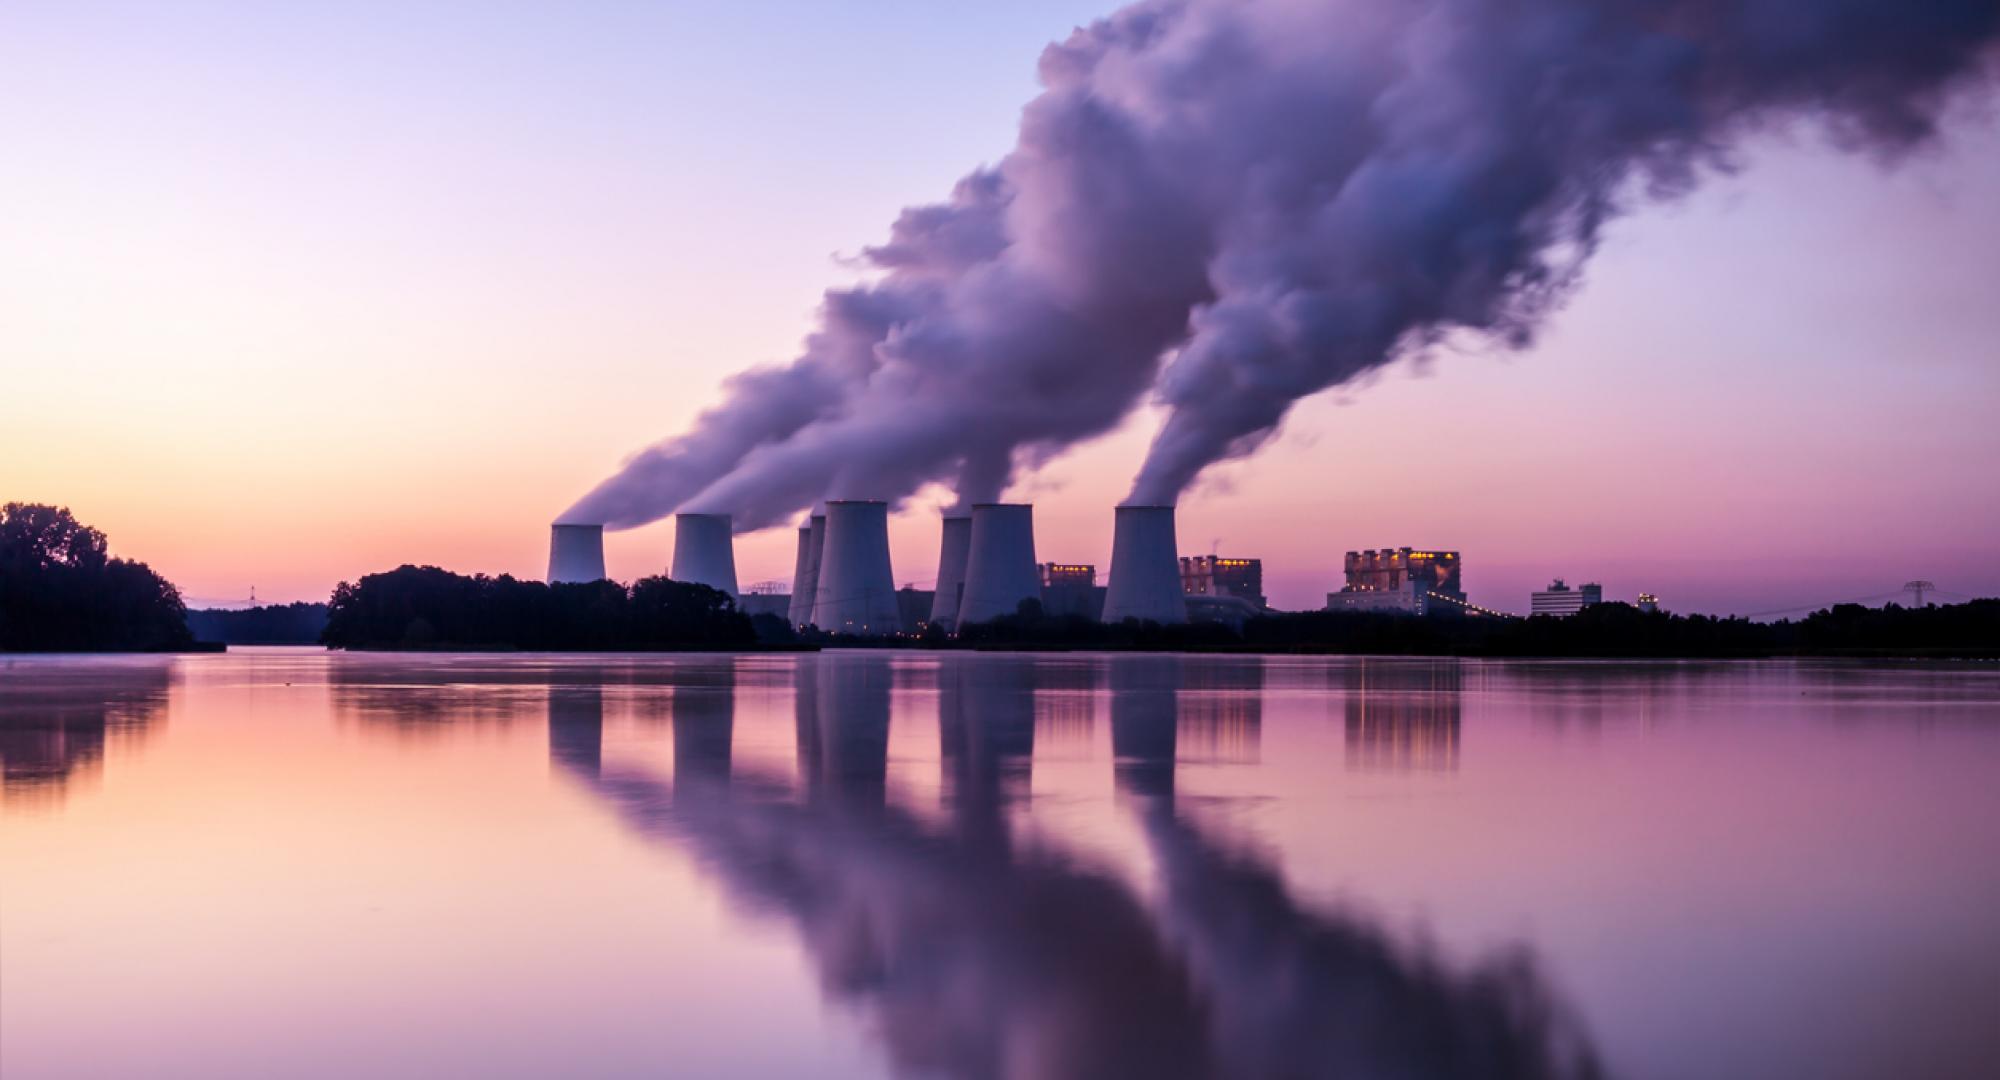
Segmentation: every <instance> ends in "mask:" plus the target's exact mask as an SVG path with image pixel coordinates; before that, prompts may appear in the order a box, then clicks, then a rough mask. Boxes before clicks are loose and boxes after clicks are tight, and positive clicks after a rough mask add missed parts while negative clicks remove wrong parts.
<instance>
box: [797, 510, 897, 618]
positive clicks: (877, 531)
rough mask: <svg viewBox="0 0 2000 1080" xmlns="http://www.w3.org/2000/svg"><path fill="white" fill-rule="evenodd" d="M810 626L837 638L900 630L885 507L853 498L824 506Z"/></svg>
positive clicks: (887, 514) (887, 513) (887, 516)
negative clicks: (833, 633) (844, 635)
mask: <svg viewBox="0 0 2000 1080" xmlns="http://www.w3.org/2000/svg"><path fill="white" fill-rule="evenodd" d="M817 584H818V588H817V589H816V591H815V594H814V596H815V599H814V602H813V622H814V623H816V624H818V626H819V628H820V629H822V630H829V631H833V632H835V633H842V634H893V633H896V632H898V631H900V630H901V629H902V626H903V620H902V616H901V614H900V613H898V611H897V610H896V584H895V579H894V576H893V574H892V572H891V571H890V569H889V504H888V503H886V502H877V501H864V500H858V499H841V500H832V501H829V502H828V503H827V504H826V541H825V543H824V544H823V545H822V547H821V548H820V564H819V581H818V583H817Z"/></svg>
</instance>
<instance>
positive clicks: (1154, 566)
mask: <svg viewBox="0 0 2000 1080" xmlns="http://www.w3.org/2000/svg"><path fill="white" fill-rule="evenodd" d="M1126 619H1145V620H1151V621H1153V622H1158V623H1182V622H1186V621H1187V600H1186V599H1184V598H1183V597H1182V595H1181V565H1180V556H1179V553H1178V552H1177V551H1176V546H1175V543H1174V508H1173V507H1171V506H1121V507H1119V508H1118V524H1117V528H1116V529H1115V530H1114V531H1113V533H1112V536H1111V583H1110V585H1109V586H1108V587H1107V588H1106V589H1105V591H1104V621H1105V622H1108V623H1115V622H1123V621H1124V620H1126Z"/></svg>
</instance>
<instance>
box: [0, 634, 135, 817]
mask: <svg viewBox="0 0 2000 1080" xmlns="http://www.w3.org/2000/svg"><path fill="white" fill-rule="evenodd" d="M170 664H171V661H169V660H163V659H160V658H157V657H142V658H136V659H134V658H124V657H119V658H106V659H95V658H93V659H92V660H90V661H85V662H78V663H76V664H73V665H72V664H60V663H59V664H53V665H50V664H44V663H37V664H33V665H28V664H24V665H20V666H15V665H12V664H6V663H5V662H0V796H4V797H5V799H6V801H8V802H10V803H11V802H14V801H16V800H21V801H24V802H36V801H41V800H44V799H55V798H59V797H60V796H61V795H62V793H63V791H64V789H65V787H66V786H67V785H68V784H69V782H70V781H71V780H72V779H73V778H74V777H76V776H77V775H79V774H88V773H91V772H93V771H95V770H96V769H98V768H99V767H101V766H102V764H103V761H104V747H105V744H106V742H108V741H109V737H110V736H111V735H113V734H118V733H129V734H132V735H139V734H143V733H144V732H145V731H146V730H147V729H148V728H150V727H151V726H152V725H153V724H154V723H155V722H157V721H158V720H159V718H160V717H161V716H162V715H164V713H165V711H166V705H167V689H168V686H169V685H170V684H171V682H172V678H171V670H170V667H169V665H170Z"/></svg>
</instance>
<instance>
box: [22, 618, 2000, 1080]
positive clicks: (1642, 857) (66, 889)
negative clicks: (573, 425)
mask: <svg viewBox="0 0 2000 1080" xmlns="http://www.w3.org/2000/svg"><path fill="white" fill-rule="evenodd" d="M0 755H4V758H5V788H4V810H0V812H3V813H4V819H0V825H3V826H4V828H0V1072H4V1074H5V1075H6V1077H7V1078H8V1080H25V1078H30V1077H45V1076H146V1077H225V1076H245V1077H268V1076H326V1077H348V1076H363V1075H375V1076H385V1075H393V1076H410V1075H424V1076H468V1077H469V1076H481V1077H493V1076H559V1075H569V1076H618V1075H662V1074H673V1075H681V1076H877V1075H913V1076H949V1077H958V1076H967V1077H1002V1076H1004V1077H1040V1076H1050V1077H1106V1076H1138V1077H1174V1076H1232V1077H1263V1076H1293V1075H1301V1076H1303V1075H1342V1076H1369V1077H1422V1076H1509V1075H1519V1076H1537V1075H1548V1076H1563V1075H1589V1074H1590V1072H1591V1070H1592V1069H1601V1070H1602V1071H1603V1072H1605V1073H1608V1074H1610V1075H1614V1076H1631V1077H1655V1076H1658V1077H1666V1076H1690V1077H1733V1076H1742V1077H1794V1076H1795V1077H1838V1076H1882V1077H1923V1076H1954V1075H1964V1076H1974V1075H1988V1076H1990V1075H1994V1070H1995V1063H1996V1062H2000V668H1995V667H1993V666H1991V665H1988V666H1983V667H1982V666H1979V665H1958V666H1936V667H1931V666H1897V667H1887V666H1884V667H1855V666H1840V665H1831V664H1826V665H1822V664H1810V663H1805V664H1794V663H1755V664H1601V663H1481V662H1455V661H1442V662H1435V661H1396V660H1347V659H1291V658H1285V659H1278V658H1270V659H1258V658H1243V657H1227V658H1186V657H1184V658H1174V657H1163V656H1124V657H1107V656H1090V655H1061V656H1044V657H1023V656H976V655H944V656H934V655H928V654H916V653H894V654H891V653H826V654H822V655H818V656H800V657H792V656H754V657H737V658H729V657H710V656H701V657H642V658H635V657H622V656H620V657H583V656H564V657H532V656H531V657H492V656H456V657H454V656H437V657H417V658H404V657H381V656H351V655H338V654H332V655H330V654H327V653H323V652H319V651H316V650H284V649H267V650H239V651H233V652H231V653H229V654H228V655H225V656H203V657H189V658H177V659H161V658H115V659H110V658H107V659H87V658H44V659H19V658H16V659H5V658H0Z"/></svg>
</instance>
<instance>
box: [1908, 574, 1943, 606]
mask: <svg viewBox="0 0 2000 1080" xmlns="http://www.w3.org/2000/svg"><path fill="white" fill-rule="evenodd" d="M1936 589H1937V583H1935V582H1930V581H1921V580H1919V581H1905V582H1903V591H1904V592H1906V593H1909V594H1910V596H1911V597H1913V598H1914V599H1915V600H1916V605H1915V606H1917V607H1923V606H1924V593H1926V592H1933V591H1935V590H1936Z"/></svg>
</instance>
